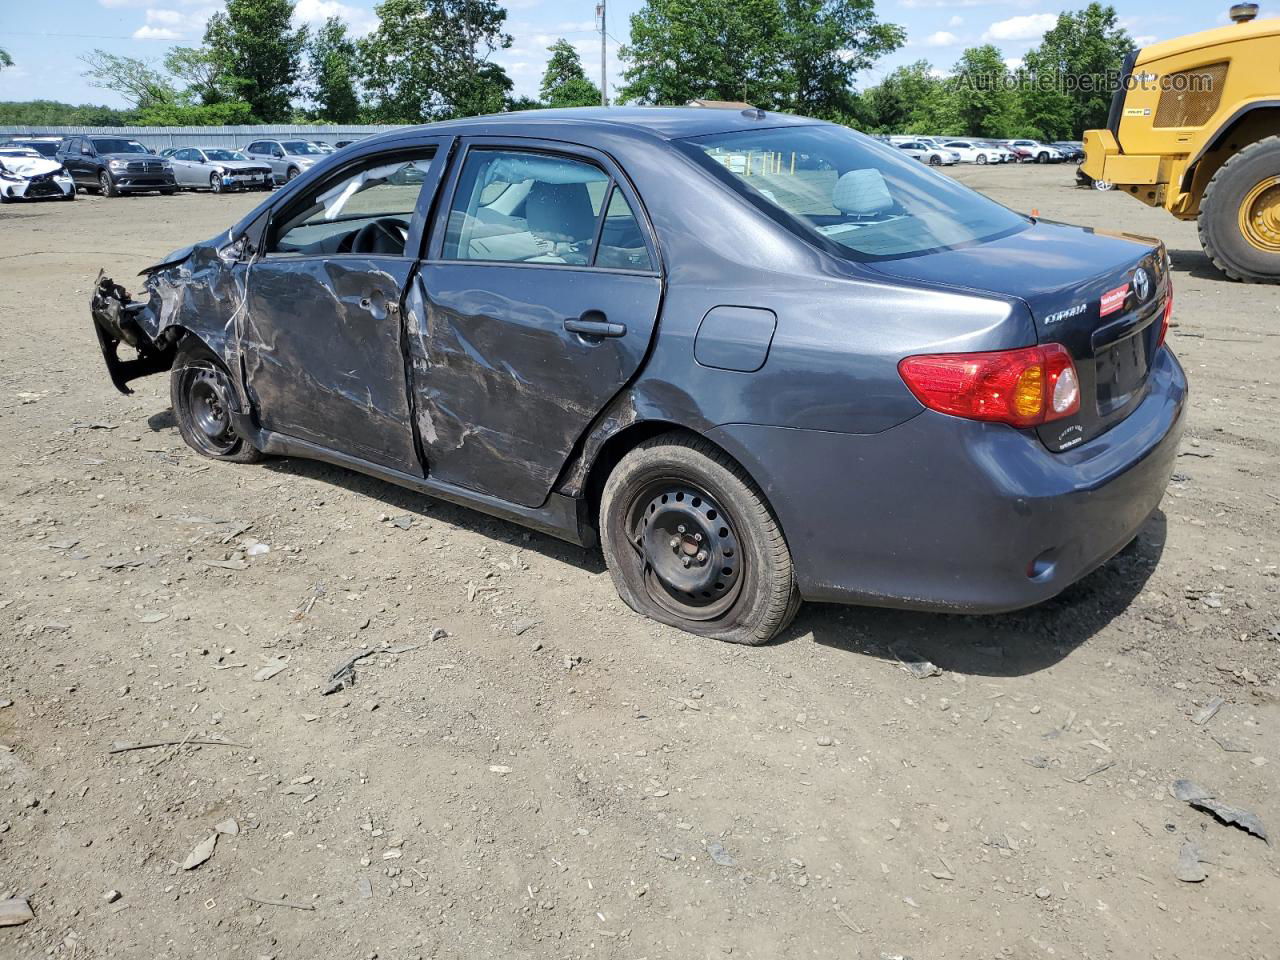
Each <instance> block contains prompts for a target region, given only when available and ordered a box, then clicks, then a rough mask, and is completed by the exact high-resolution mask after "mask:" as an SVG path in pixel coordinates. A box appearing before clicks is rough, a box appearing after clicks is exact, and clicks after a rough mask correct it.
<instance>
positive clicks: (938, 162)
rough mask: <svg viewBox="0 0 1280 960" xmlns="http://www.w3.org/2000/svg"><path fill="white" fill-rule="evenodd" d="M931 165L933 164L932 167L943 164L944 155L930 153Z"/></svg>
mask: <svg viewBox="0 0 1280 960" xmlns="http://www.w3.org/2000/svg"><path fill="white" fill-rule="evenodd" d="M929 166H931V167H940V166H942V157H940V156H938V155H937V154H936V153H934V154H930V155H929Z"/></svg>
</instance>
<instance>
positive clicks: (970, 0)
mask: <svg viewBox="0 0 1280 960" xmlns="http://www.w3.org/2000/svg"><path fill="white" fill-rule="evenodd" d="M1038 2H1039V0H899V5H900V6H903V7H906V8H907V9H908V10H935V9H938V8H941V7H952V8H954V7H1034V6H1035V5H1036V4H1037V3H1038Z"/></svg>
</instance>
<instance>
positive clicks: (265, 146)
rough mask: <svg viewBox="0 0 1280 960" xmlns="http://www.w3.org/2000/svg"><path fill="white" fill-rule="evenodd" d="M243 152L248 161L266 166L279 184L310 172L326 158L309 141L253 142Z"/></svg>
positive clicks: (324, 154)
mask: <svg viewBox="0 0 1280 960" xmlns="http://www.w3.org/2000/svg"><path fill="white" fill-rule="evenodd" d="M244 152H245V154H247V155H248V157H249V159H250V160H261V161H263V162H264V163H266V164H268V165H269V166H270V167H271V173H272V176H273V177H274V179H275V180H276V181H278V182H280V183H284V182H287V181H289V180H292V179H293V178H294V177H296V176H297V175H298V174H300V173H303V172H305V171H307V170H310V169H311V167H312V166H313V165H314V164H315V163H316V162H317V161H319V160H323V159H324V158H325V157H327V156H328V153H327V152H326V151H324V150H323V149H321V148H320V147H318V146H316V145H315V144H314V143H312V142H311V141H310V140H255V141H253V143H251V144H249V145H248V146H247V147H245V148H244Z"/></svg>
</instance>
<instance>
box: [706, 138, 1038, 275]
mask: <svg viewBox="0 0 1280 960" xmlns="http://www.w3.org/2000/svg"><path fill="white" fill-rule="evenodd" d="M963 142H964V141H956V143H957V144H962V143H963ZM683 143H684V144H686V145H687V146H686V149H689V150H690V151H691V152H692V153H693V155H694V156H695V157H697V158H698V159H700V160H702V162H704V163H707V164H711V165H714V166H715V167H716V168H718V169H719V170H720V171H723V172H724V175H727V176H728V179H729V181H730V183H732V185H733V186H734V187H735V188H736V189H737V191H738V192H739V193H741V194H743V195H745V196H746V197H748V198H749V199H750V200H751V201H753V202H754V203H755V204H756V205H757V206H762V207H763V208H764V209H765V210H766V211H768V212H769V213H770V214H771V215H772V216H774V217H775V219H779V220H781V221H782V222H783V223H784V224H786V225H787V226H789V227H791V228H792V229H794V230H796V231H797V232H801V233H804V234H806V235H808V236H810V237H814V236H816V237H817V238H820V239H821V241H823V245H824V246H827V247H828V248H829V249H832V251H833V252H838V253H842V254H844V255H845V256H849V257H850V258H852V259H857V260H875V259H888V258H895V257H904V256H912V255H915V254H921V253H927V252H930V251H933V250H943V249H949V248H954V247H960V246H968V245H970V244H974V243H980V242H982V241H984V240H994V239H996V238H997V237H1001V236H1006V235H1008V234H1010V233H1015V232H1017V231H1018V230H1020V229H1023V228H1025V227H1026V225H1027V221H1026V219H1025V218H1023V217H1021V216H1019V215H1018V214H1016V213H1014V212H1013V211H1011V210H1009V209H1007V208H1005V207H1002V206H1000V204H998V203H996V202H994V201H992V200H988V199H987V198H986V197H984V196H982V195H981V194H979V193H977V192H976V191H973V190H970V189H969V188H968V187H965V186H962V185H960V184H959V183H957V182H956V181H954V180H952V179H951V178H950V177H945V176H941V175H939V174H936V173H932V172H930V171H929V169H928V168H927V167H926V166H925V165H924V164H921V163H920V162H919V161H917V160H915V159H913V158H911V157H910V156H907V155H905V154H903V152H902V151H901V150H895V149H893V148H892V147H889V146H887V145H886V144H883V143H879V142H877V141H875V140H872V139H870V138H868V137H864V136H861V135H859V134H856V133H854V132H853V131H852V130H849V129H848V128H847V127H837V126H834V125H828V124H814V125H813V126H801V127H781V128H773V129H768V130H759V131H751V132H747V133H728V134H716V135H714V136H709V137H695V138H692V139H690V140H686V141H683Z"/></svg>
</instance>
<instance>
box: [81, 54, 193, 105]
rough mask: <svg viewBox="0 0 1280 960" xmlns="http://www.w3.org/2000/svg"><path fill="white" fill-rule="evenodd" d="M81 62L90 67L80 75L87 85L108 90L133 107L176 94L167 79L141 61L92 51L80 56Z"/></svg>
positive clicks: (159, 100)
mask: <svg viewBox="0 0 1280 960" xmlns="http://www.w3.org/2000/svg"><path fill="white" fill-rule="evenodd" d="M80 62H81V63H83V64H84V65H85V66H87V67H88V68H89V69H87V70H85V71H84V72H82V73H81V76H82V77H84V78H85V80H87V81H88V83H89V86H91V87H98V88H99V89H102V90H110V91H112V92H113V93H116V94H118V95H119V96H121V97H123V98H124V99H125V100H128V101H129V102H130V103H132V104H133V105H134V106H135V107H149V106H152V105H153V104H157V103H171V102H173V101H174V100H175V99H177V96H178V91H177V90H175V89H174V87H173V84H172V83H170V82H169V78H168V77H166V76H165V75H164V74H163V73H161V72H160V71H159V70H156V69H155V68H154V67H152V66H151V65H150V64H148V63H147V62H146V61H144V60H139V59H137V58H136V57H123V56H119V55H117V54H114V53H107V51H105V50H93V51H91V52H89V53H86V54H84V55H83V56H81V57H80Z"/></svg>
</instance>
